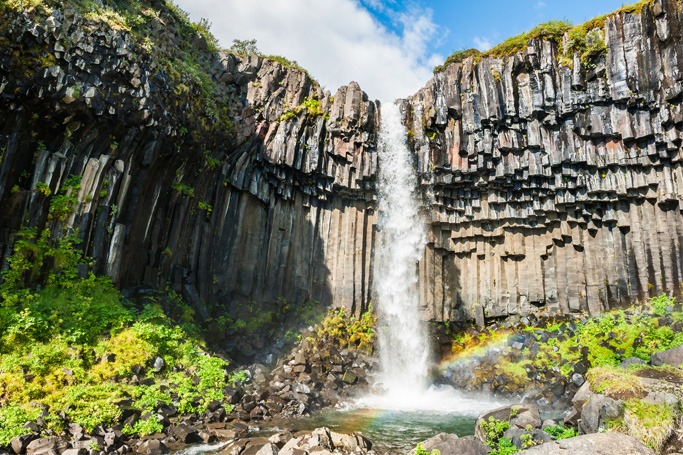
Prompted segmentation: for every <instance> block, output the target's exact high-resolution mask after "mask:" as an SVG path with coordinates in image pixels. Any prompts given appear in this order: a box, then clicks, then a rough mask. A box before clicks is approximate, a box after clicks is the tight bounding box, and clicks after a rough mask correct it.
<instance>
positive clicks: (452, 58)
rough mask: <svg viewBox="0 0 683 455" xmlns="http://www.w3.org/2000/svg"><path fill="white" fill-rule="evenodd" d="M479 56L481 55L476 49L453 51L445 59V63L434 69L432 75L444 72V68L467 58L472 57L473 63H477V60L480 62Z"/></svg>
mask: <svg viewBox="0 0 683 455" xmlns="http://www.w3.org/2000/svg"><path fill="white" fill-rule="evenodd" d="M481 55H482V53H481V51H479V50H478V49H463V50H459V51H455V52H454V53H452V54H451V55H449V56H448V57H447V58H446V61H445V62H444V63H443V65H438V66H435V67H434V73H440V72H442V71H444V70H445V69H446V67H447V66H448V65H450V64H451V63H460V62H462V61H464V60H465V59H466V58H468V57H472V58H474V60H475V61H477V62H478V61H479V60H481Z"/></svg>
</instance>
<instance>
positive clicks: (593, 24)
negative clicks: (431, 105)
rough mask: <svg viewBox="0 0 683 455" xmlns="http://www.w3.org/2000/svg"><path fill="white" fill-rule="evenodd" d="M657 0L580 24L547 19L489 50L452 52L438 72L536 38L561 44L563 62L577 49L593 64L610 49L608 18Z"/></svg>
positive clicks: (518, 49)
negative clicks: (606, 32)
mask: <svg viewBox="0 0 683 455" xmlns="http://www.w3.org/2000/svg"><path fill="white" fill-rule="evenodd" d="M653 2H654V0H641V1H640V2H638V3H635V4H631V5H626V6H623V7H621V8H620V9H618V10H616V11H614V12H612V13H609V14H605V15H603V16H599V17H596V18H593V19H591V20H589V21H587V22H585V23H583V24H581V25H578V26H576V27H574V26H572V24H571V23H569V22H566V21H560V20H554V21H549V22H545V23H543V24H540V25H538V26H536V27H535V28H533V29H532V30H530V31H528V32H524V33H521V34H519V35H517V36H513V37H511V38H508V39H507V40H505V41H503V42H502V43H500V44H498V45H496V46H494V47H492V48H491V49H489V50H488V51H485V52H479V51H478V50H476V49H468V50H463V51H457V52H455V53H453V54H452V55H450V56H449V57H448V58H447V59H446V61H445V62H444V64H443V65H439V66H436V67H434V72H435V73H438V72H441V71H443V70H445V69H446V67H447V66H448V65H450V64H452V63H460V62H462V61H463V60H464V59H466V58H468V57H473V58H474V59H475V61H479V60H481V58H483V57H491V56H492V57H499V58H500V57H506V56H510V55H513V54H516V53H518V52H522V51H524V50H525V49H526V47H527V46H528V45H529V42H530V41H531V40H533V39H543V40H546V41H551V42H553V43H554V44H555V45H556V46H558V48H560V52H558V54H559V58H560V63H562V64H565V65H571V63H572V56H573V54H574V53H575V52H577V53H578V54H579V55H580V58H581V61H582V63H583V64H584V65H586V66H588V67H591V66H593V65H594V64H595V62H596V61H597V60H599V59H600V58H601V57H603V56H604V55H605V54H606V52H607V47H606V45H605V42H604V36H603V29H604V27H605V23H606V21H607V19H608V18H609V17H612V16H615V15H617V14H640V13H642V10H643V8H645V7H646V6H649V5H652V4H653ZM565 33H567V34H568V46H567V49H562V48H561V44H562V39H563V37H564V35H565Z"/></svg>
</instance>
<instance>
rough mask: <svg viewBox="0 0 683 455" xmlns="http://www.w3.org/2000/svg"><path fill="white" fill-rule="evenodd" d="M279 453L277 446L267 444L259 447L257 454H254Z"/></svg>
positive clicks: (272, 454)
mask: <svg viewBox="0 0 683 455" xmlns="http://www.w3.org/2000/svg"><path fill="white" fill-rule="evenodd" d="M279 451H280V449H279V448H278V446H276V445H275V444H273V443H268V444H265V445H264V446H263V447H261V448H260V449H259V450H258V452H256V455H277V454H278V452H279Z"/></svg>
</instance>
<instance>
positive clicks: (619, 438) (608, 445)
mask: <svg viewBox="0 0 683 455" xmlns="http://www.w3.org/2000/svg"><path fill="white" fill-rule="evenodd" d="M524 453H528V454H537V455H556V454H557V455H560V454H562V455H583V454H586V453H591V454H595V455H621V454H624V453H629V454H633V455H653V454H654V453H656V452H655V451H654V450H652V449H650V448H648V447H647V446H646V445H645V444H643V443H642V442H640V441H639V440H637V439H636V438H634V437H631V436H626V435H624V434H619V433H612V432H607V433H595V434H587V435H583V436H577V437H575V438H570V439H563V440H561V441H552V442H546V443H545V444H541V445H539V446H536V447H532V448H530V449H528V450H526V451H525V452H524Z"/></svg>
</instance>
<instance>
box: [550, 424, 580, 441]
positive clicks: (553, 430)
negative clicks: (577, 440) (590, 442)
mask: <svg viewBox="0 0 683 455" xmlns="http://www.w3.org/2000/svg"><path fill="white" fill-rule="evenodd" d="M543 431H545V432H546V433H548V434H549V435H550V436H552V437H553V439H554V440H556V441H559V440H562V439H569V438H573V437H575V436H578V435H579V433H578V432H577V431H576V428H572V427H569V428H567V427H564V426H562V425H555V426H550V427H546V428H544V429H543Z"/></svg>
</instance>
